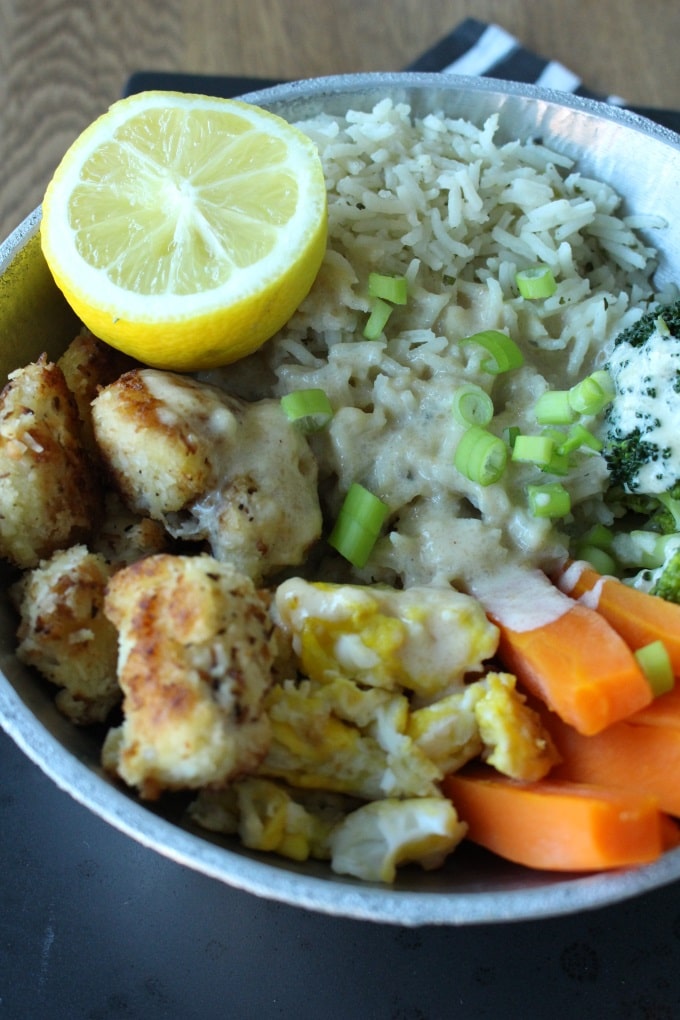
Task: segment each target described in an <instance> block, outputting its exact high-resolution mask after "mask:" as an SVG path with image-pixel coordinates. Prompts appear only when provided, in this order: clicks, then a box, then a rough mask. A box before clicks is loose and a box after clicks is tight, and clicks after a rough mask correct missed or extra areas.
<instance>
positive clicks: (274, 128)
mask: <svg viewBox="0 0 680 1020" xmlns="http://www.w3.org/2000/svg"><path fill="white" fill-rule="evenodd" d="M326 236H327V207H326V187H325V181H324V175H323V168H322V165H321V161H320V159H319V155H318V152H317V150H316V147H315V146H314V144H313V143H312V141H311V140H310V139H309V138H307V136H306V135H304V134H303V133H302V132H300V131H298V130H297V129H296V128H295V127H293V126H292V125H291V124H289V123H288V122H287V121H285V120H283V119H282V118H281V117H278V116H276V115H274V114H272V113H269V112H268V111H266V110H264V109H261V108H260V107H257V106H253V105H251V104H248V103H243V102H241V101H239V100H231V99H215V98H211V97H208V96H198V95H187V94H183V93H174V92H143V93H140V94H138V95H134V96H130V97H129V98H127V99H122V100H120V101H119V102H117V103H114V104H113V106H111V107H110V108H109V110H108V111H107V112H106V113H104V114H103V115H102V116H101V117H99V118H98V119H97V120H96V121H94V123H92V124H91V125H90V126H89V127H88V128H86V129H85V131H84V132H83V133H82V134H81V135H80V136H79V137H78V138H77V139H76V141H75V142H74V143H73V145H72V146H71V147H70V149H69V150H68V151H67V153H66V154H65V156H64V158H63V159H62V161H61V163H60V164H59V166H58V167H57V169H56V171H55V173H54V176H53V178H52V180H51V182H50V183H49V185H48V187H47V191H46V193H45V198H44V201H43V207H42V223H41V244H42V249H43V252H44V255H45V259H46V261H47V264H48V266H49V268H50V270H51V272H52V275H53V276H54V279H55V281H56V283H57V285H58V286H59V288H60V289H61V290H62V291H63V293H64V296H65V297H66V299H67V301H68V302H69V304H70V305H71V306H72V308H73V309H74V311H75V312H76V314H77V315H78V316H79V318H80V319H81V320H82V321H83V322H84V323H85V325H86V326H88V327H89V329H90V330H91V331H92V332H93V333H94V334H95V335H96V336H98V337H100V338H101V339H102V340H105V341H107V342H108V343H109V344H111V345H112V346H113V347H116V348H118V349H119V350H121V351H124V352H125V353H127V354H130V355H132V356H133V357H135V358H137V359H139V360H140V361H142V362H144V363H146V364H148V365H152V366H154V367H157V368H168V369H175V370H177V371H192V370H197V369H200V368H210V367H214V366H217V365H222V364H227V363H229V362H231V361H235V360H236V359H237V358H241V357H243V356H244V355H246V354H250V353H251V352H252V351H254V350H256V349H257V348H258V347H259V346H260V345H261V344H262V343H264V341H265V340H267V339H268V338H269V337H271V336H273V334H274V333H275V332H276V331H277V330H278V329H280V328H281V326H283V325H284V324H285V323H286V321H287V320H288V319H289V318H290V317H291V315H292V314H293V312H294V311H295V309H296V308H297V307H298V305H299V304H300V303H301V302H302V300H303V299H304V297H305V296H306V294H307V293H308V291H309V290H310V288H311V286H312V283H313V282H314V279H315V277H316V274H317V272H318V269H319V266H320V264H321V261H322V258H323V255H324V251H325V246H326Z"/></svg>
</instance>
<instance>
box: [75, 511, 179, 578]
mask: <svg viewBox="0 0 680 1020" xmlns="http://www.w3.org/2000/svg"><path fill="white" fill-rule="evenodd" d="M169 546H170V539H169V537H168V533H167V531H166V530H165V528H164V527H163V525H162V524H161V523H160V521H152V520H151V518H150V517H140V516H139V514H136V513H134V512H133V511H132V510H128V508H127V506H126V505H125V503H123V501H122V499H121V498H120V496H119V495H118V493H117V492H107V493H106V494H105V496H104V509H103V516H102V519H101V521H99V522H98V523H97V526H96V528H95V529H94V533H93V536H92V541H91V542H90V549H91V550H92V552H98V553H101V555H102V556H103V557H104V559H106V560H107V561H108V562H109V563H110V564H111V565H112V566H113V567H115V568H117V569H118V568H120V567H128V566H130V564H131V563H136V562H137V560H141V559H143V557H145V556H153V555H155V554H156V553H161V552H168V551H169Z"/></svg>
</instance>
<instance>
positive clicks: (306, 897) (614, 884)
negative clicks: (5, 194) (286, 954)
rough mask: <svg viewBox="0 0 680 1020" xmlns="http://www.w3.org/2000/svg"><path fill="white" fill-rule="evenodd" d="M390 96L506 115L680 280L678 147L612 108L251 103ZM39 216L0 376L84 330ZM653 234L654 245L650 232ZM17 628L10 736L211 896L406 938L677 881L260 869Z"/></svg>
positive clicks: (1, 632) (13, 265)
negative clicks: (180, 799)
mask: <svg viewBox="0 0 680 1020" xmlns="http://www.w3.org/2000/svg"><path fill="white" fill-rule="evenodd" d="M384 96H391V97H392V98H394V99H395V100H398V101H403V102H406V103H408V104H410V106H411V108H412V110H413V112H414V113H415V114H417V115H421V114H425V113H426V112H428V111H431V110H443V111H444V112H446V113H448V114H450V115H453V116H462V117H465V118H467V119H469V120H473V121H476V122H481V121H483V120H485V119H486V117H488V116H489V115H490V114H492V113H495V112H498V113H499V115H500V137H501V138H503V139H506V138H512V137H520V138H526V137H537V138H541V139H543V140H544V141H545V142H546V143H547V144H548V145H550V146H552V147H555V148H556V149H558V150H560V151H562V152H565V153H567V154H568V155H570V156H573V157H575V158H577V159H578V162H579V168H580V169H582V170H583V172H584V173H587V174H589V175H592V176H593V177H596V178H600V179H602V180H604V181H607V182H608V183H610V184H611V185H612V186H613V187H614V188H616V190H617V191H618V192H620V193H621V194H622V195H623V196H624V199H625V203H626V210H627V211H628V212H631V213H653V214H655V215H657V216H658V215H660V216H662V217H666V218H667V219H668V221H669V227H668V229H666V230H664V231H660V232H657V233H655V236H654V240H653V243H654V245H655V247H656V249H657V251H658V254H659V266H658V270H657V280H658V283H659V285H663V284H664V283H666V282H668V281H671V280H673V279H674V278H675V279H680V226H679V224H680V220H679V219H678V217H677V214H676V208H677V194H678V190H679V189H680V136H678V135H675V134H674V133H672V132H670V131H667V130H666V129H664V128H661V127H658V126H656V125H654V124H652V123H651V122H650V121H647V120H645V119H644V118H641V117H638V116H635V115H633V114H630V113H628V112H626V111H625V110H622V109H620V108H617V107H614V106H608V105H604V104H601V103H597V102H593V101H590V100H588V99H582V98H579V97H575V96H569V95H566V94H563V93H556V92H552V91H549V90H545V89H541V88H537V87H533V86H527V85H523V84H516V83H506V82H500V81H494V80H491V79H471V78H463V77H458V76H454V75H447V74H412V73H395V74H382V73H380V74H363V75H346V76H334V77H328V78H320V79H315V80H310V81H301V82H296V83H293V84H287V85H281V86H276V87H274V88H269V89H265V90H262V91H259V92H254V93H249V94H248V95H247V96H245V97H244V98H245V99H246V100H248V101H250V102H253V103H257V104H258V105H261V106H264V107H266V108H269V109H271V110H273V111H274V112H276V113H279V114H281V115H282V116H284V117H286V118H287V119H289V120H300V119H303V118H305V117H308V116H311V115H313V114H315V113H318V112H320V111H321V110H324V111H327V112H330V113H334V114H342V113H343V112H345V110H347V109H349V108H359V109H370V108H371V107H372V106H373V105H374V104H375V102H377V101H378V100H379V99H380V98H383V97H384ZM39 225H40V209H36V210H35V211H34V212H33V213H32V214H31V215H29V216H28V217H27V219H26V220H25V221H24V222H23V223H22V224H21V225H20V226H19V227H18V228H17V229H16V230H15V231H14V233H13V234H12V235H11V236H10V237H9V238H8V239H7V240H6V241H5V242H4V244H3V245H2V246H1V247H0V373H1V374H2V378H3V379H4V378H5V376H6V374H7V373H8V372H9V371H11V370H12V368H14V367H16V366H18V365H20V364H25V363H27V362H28V361H30V360H32V359H33V358H35V357H37V356H38V355H39V354H40V353H41V352H42V351H47V352H48V354H49V355H50V356H58V355H59V353H60V352H61V351H62V350H63V349H64V347H65V346H66V344H67V343H68V342H69V341H70V340H71V339H72V337H73V335H74V329H76V328H77V325H76V322H75V319H74V317H73V314H72V313H71V311H70V309H69V308H68V307H67V306H66V304H65V302H64V300H63V298H62V297H61V295H60V293H59V292H58V291H57V289H56V287H55V285H54V284H53V282H52V278H51V276H50V273H49V271H48V269H47V266H46V264H45V262H44V259H43V257H42V254H41V250H40V244H39V237H38V232H39ZM643 233H644V232H643ZM14 630H15V621H14V618H13V616H12V614H11V612H10V610H9V608H8V607H7V606H6V605H3V606H0V670H1V671H2V672H1V675H0V722H1V723H2V726H3V727H4V729H5V730H6V731H7V733H8V734H9V735H10V736H11V737H12V738H13V739H14V740H15V741H16V743H17V744H18V745H19V747H20V748H21V749H22V750H23V751H24V752H25V754H26V755H27V756H28V757H29V758H30V759H32V760H33V761H34V762H35V763H36V764H37V765H38V766H39V767H40V768H41V769H42V770H43V771H44V772H45V773H46V774H47V775H48V776H49V777H51V779H52V780H53V781H54V782H55V783H56V784H57V786H58V787H60V788H61V789H63V790H65V791H67V792H68V793H69V794H70V795H71V796H73V797H74V798H75V799H76V800H77V801H79V802H80V803H81V804H83V805H85V806H86V807H87V808H89V809H90V810H92V811H93V812H95V813H96V814H97V815H98V816H100V817H101V818H103V819H104V820H106V821H107V822H108V823H110V824H111V825H113V826H115V827H116V828H117V829H119V830H121V831H122V832H124V833H126V834H127V835H128V836H130V837H131V838H133V839H135V840H138V841H139V842H140V843H141V844H143V845H145V846H147V847H150V848H152V849H153V850H155V851H157V852H158V853H160V854H163V855H165V856H166V857H168V858H171V859H173V860H174V861H176V862H179V863H180V864H183V865H185V866H187V867H189V868H192V869H195V870H196V871H199V872H202V873H203V874H205V875H208V876H211V877H213V878H214V879H215V880H216V881H220V882H224V883H227V884H228V885H230V886H233V887H236V888H239V889H242V890H245V891H247V892H249V893H252V894H254V895H257V896H262V897H266V898H269V899H271V900H275V901H279V902H283V903H287V904H289V905H296V906H299V907H302V908H306V909H309V910H313V911H316V912H320V913H326V914H329V915H335V916H344V917H351V918H355V919H364V920H370V921H376V922H382V923H389V924H395V925H404V926H415V925H424V924H430V925H432V924H434V925H465V924H479V923H492V922H493V923H496V922H504V921H518V920H528V919H540V918H547V917H551V916H559V915H565V914H570V913H574V912H578V911H583V910H589V909H594V908H598V907H603V906H605V905H608V904H612V903H614V902H617V901H621V900H625V899H629V898H631V897H635V896H639V895H641V894H643V893H644V892H645V891H647V890H651V889H653V888H656V887H660V886H663V885H666V884H669V883H671V882H674V881H676V880H677V879H679V878H680V849H678V850H674V851H670V852H668V853H667V854H665V855H664V857H663V858H662V859H660V860H658V861H657V862H655V863H654V864H651V865H649V866H645V867H640V868H636V869H630V870H623V871H617V872H612V873H606V874H597V875H565V874H555V873H550V872H538V871H531V870H528V869H526V868H522V867H519V866H515V865H512V864H509V863H505V862H503V861H501V860H499V859H497V858H495V857H493V856H492V855H491V854H487V853H485V852H483V851H481V850H478V849H476V848H474V847H468V846H463V847H462V848H459V849H458V850H457V851H456V852H455V853H454V854H453V855H452V856H451V858H450V859H449V862H448V863H447V865H446V866H445V867H444V868H442V869H441V870H439V871H435V872H422V871H420V870H415V869H414V870H410V869H405V870H404V871H402V872H401V873H400V874H399V877H398V879H397V881H396V883H395V884H394V885H393V886H382V885H373V884H368V883H364V882H360V881H357V880H354V879H351V878H346V877H341V876H339V875H335V874H333V873H332V872H331V871H330V869H328V868H327V867H326V866H325V865H322V864H318V863H306V864H304V865H302V864H295V863H292V862H286V861H284V860H282V859H278V858H274V857H271V858H265V857H264V856H263V855H259V854H257V853H254V852H250V851H248V850H246V849H244V848H242V847H241V846H240V845H237V844H235V843H233V844H232V843H230V842H229V841H228V840H227V839H225V838H217V837H213V836H211V835H210V834H208V833H204V832H201V833H199V832H198V831H196V830H195V829H192V828H191V826H190V825H189V824H188V823H187V822H186V820H185V819H184V818H183V816H182V812H181V810H179V809H178V808H177V807H175V806H173V803H174V802H173V803H171V804H170V805H169V806H168V805H167V804H165V803H164V802H161V803H160V804H156V805H153V804H143V803H141V802H140V801H138V800H137V799H136V797H135V796H134V795H133V794H132V793H127V792H126V791H125V790H123V789H122V788H120V787H119V786H117V785H115V783H114V782H113V781H112V780H111V779H110V778H109V777H108V776H107V775H106V773H104V771H103V770H102V768H101V766H100V762H99V748H100V743H99V739H98V738H97V737H96V736H95V735H94V734H93V733H91V732H88V731H86V730H84V729H78V728H76V727H74V726H73V725H72V724H71V723H69V722H68V721H67V720H66V719H65V718H63V717H62V716H61V715H60V714H59V713H58V711H57V710H56V709H55V707H54V703H53V691H52V690H48V689H47V685H43V684H42V683H40V682H38V681H37V680H36V677H35V675H33V674H32V673H31V672H30V671H29V670H28V669H27V668H25V667H24V666H22V665H21V664H20V663H19V662H18V660H17V659H16V657H15V655H14V640H15V638H14Z"/></svg>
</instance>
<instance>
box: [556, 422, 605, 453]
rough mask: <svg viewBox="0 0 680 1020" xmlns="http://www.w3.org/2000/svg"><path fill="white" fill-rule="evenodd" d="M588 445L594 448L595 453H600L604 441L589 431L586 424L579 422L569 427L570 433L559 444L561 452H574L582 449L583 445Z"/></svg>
mask: <svg viewBox="0 0 680 1020" xmlns="http://www.w3.org/2000/svg"><path fill="white" fill-rule="evenodd" d="M584 446H585V447H586V448H587V449H589V450H592V451H593V452H594V453H599V452H600V451H601V450H602V446H603V444H602V441H601V440H600V439H598V438H597V436H594V435H593V433H592V432H589V431H588V429H587V428H586V427H585V425H581V424H580V422H577V423H576V425H574V426H573V427H572V428H570V429H569V433H568V435H566V436H565V438H564V440H563V442H562V443H561V444H560V446H559V452H560V453H566V454H569V453H574V452H575V451H576V450H580V449H581V448H582V447H584Z"/></svg>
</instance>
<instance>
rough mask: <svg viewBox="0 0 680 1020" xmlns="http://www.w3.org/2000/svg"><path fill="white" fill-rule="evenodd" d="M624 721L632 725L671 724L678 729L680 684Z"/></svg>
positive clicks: (679, 723)
mask: <svg viewBox="0 0 680 1020" xmlns="http://www.w3.org/2000/svg"><path fill="white" fill-rule="evenodd" d="M626 721H627V722H629V723H630V724H631V725H632V726H636V725H639V726H671V727H675V728H677V729H678V730H680V684H676V686H675V687H674V688H673V690H672V691H668V693H667V694H661V695H659V697H658V698H655V699H654V701H652V702H651V703H650V704H649V705H645V707H644V708H641V709H640V710H639V711H638V712H634V713H633V715H631V716H629V718H628V719H627V720H626Z"/></svg>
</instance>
